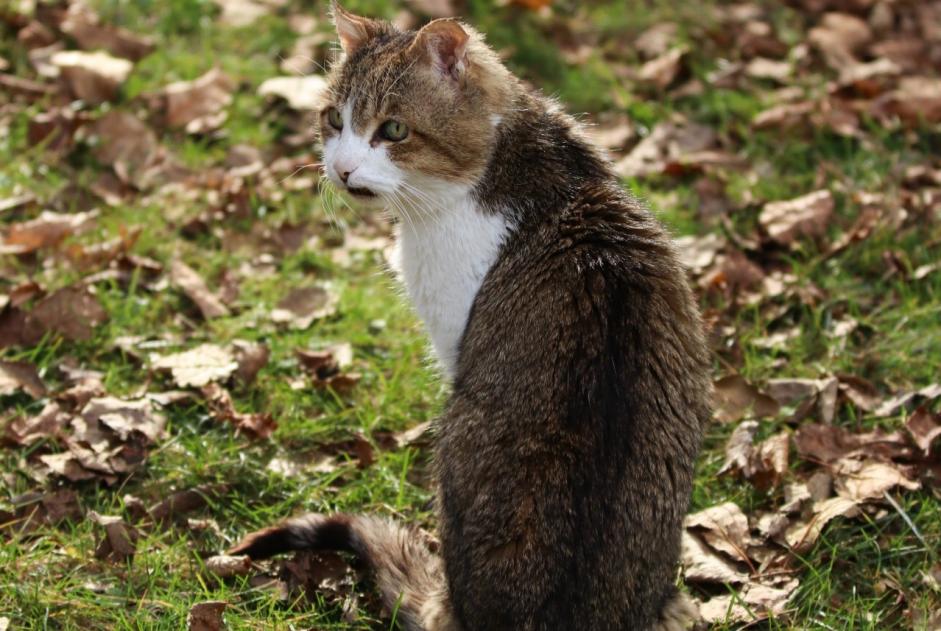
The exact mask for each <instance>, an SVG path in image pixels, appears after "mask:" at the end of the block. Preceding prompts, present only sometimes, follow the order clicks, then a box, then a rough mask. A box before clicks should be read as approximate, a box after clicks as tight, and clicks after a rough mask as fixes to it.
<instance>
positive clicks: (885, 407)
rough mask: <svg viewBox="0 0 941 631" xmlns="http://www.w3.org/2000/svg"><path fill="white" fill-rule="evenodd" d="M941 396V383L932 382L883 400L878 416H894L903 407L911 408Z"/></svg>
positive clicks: (876, 411)
mask: <svg viewBox="0 0 941 631" xmlns="http://www.w3.org/2000/svg"><path fill="white" fill-rule="evenodd" d="M939 397H941V384H938V383H932V384H929V385H927V386H925V387H924V388H921V389H919V390H915V391H914V392H901V393H899V394H897V395H895V396H894V397H892V398H890V399H887V400H885V401H883V402H882V404H881V405H879V406H878V407H876V409H875V410H874V414H875V415H876V416H892V415H893V414H896V413H897V412H899V411H900V410H902V409H910V408H913V407H915V406H916V405H919V404H920V403H922V402H930V401H934V400H935V399H937V398H939Z"/></svg>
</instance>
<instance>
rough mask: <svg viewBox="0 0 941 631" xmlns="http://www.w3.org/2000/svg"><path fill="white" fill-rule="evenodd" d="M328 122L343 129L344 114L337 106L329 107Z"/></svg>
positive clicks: (336, 127)
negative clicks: (341, 113)
mask: <svg viewBox="0 0 941 631" xmlns="http://www.w3.org/2000/svg"><path fill="white" fill-rule="evenodd" d="M327 122H328V123H330V126H331V127H333V128H334V129H338V130H339V129H343V116H341V115H340V110H338V109H337V108H335V107H331V108H330V109H328V110H327Z"/></svg>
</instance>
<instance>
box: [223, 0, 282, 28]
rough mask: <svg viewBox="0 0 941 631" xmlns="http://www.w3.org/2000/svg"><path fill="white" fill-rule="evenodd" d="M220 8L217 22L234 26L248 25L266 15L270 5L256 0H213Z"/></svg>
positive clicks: (269, 10)
mask: <svg viewBox="0 0 941 631" xmlns="http://www.w3.org/2000/svg"><path fill="white" fill-rule="evenodd" d="M213 2H215V4H216V5H217V6H218V7H219V8H220V9H221V10H222V12H221V13H220V14H219V22H220V23H221V24H224V25H226V26H233V27H236V28H239V27H243V26H250V25H252V24H254V23H255V22H256V21H257V20H258V19H260V18H262V17H264V16H266V15H268V14H269V13H270V12H271V7H270V6H268V5H267V4H265V3H262V2H258V1H257V0H213Z"/></svg>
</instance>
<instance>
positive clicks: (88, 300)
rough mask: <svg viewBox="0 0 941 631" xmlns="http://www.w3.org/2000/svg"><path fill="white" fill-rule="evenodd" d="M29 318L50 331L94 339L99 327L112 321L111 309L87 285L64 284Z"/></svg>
mask: <svg viewBox="0 0 941 631" xmlns="http://www.w3.org/2000/svg"><path fill="white" fill-rule="evenodd" d="M29 317H30V318H31V319H32V320H33V321H35V322H37V323H38V324H39V325H40V326H41V327H42V328H43V329H45V330H46V331H52V332H55V333H58V334H59V335H62V336H63V337H65V338H67V339H69V340H72V341H81V340H88V339H91V337H92V335H93V333H94V331H95V328H96V327H98V326H99V325H101V324H103V323H104V322H106V321H107V320H108V312H107V311H105V309H104V307H102V306H101V303H100V302H99V301H98V298H96V297H95V296H94V295H93V294H92V293H91V291H89V289H88V288H87V287H84V286H80V285H73V286H71V287H63V288H62V289H60V290H58V291H56V292H53V293H52V294H50V295H49V296H47V297H45V298H43V299H42V300H40V301H39V302H38V303H36V306H35V307H34V308H33V310H32V311H31V312H30V314H29Z"/></svg>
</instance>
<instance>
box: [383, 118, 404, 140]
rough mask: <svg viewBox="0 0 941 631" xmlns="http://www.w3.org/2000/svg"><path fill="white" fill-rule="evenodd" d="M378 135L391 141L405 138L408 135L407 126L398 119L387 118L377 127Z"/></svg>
mask: <svg viewBox="0 0 941 631" xmlns="http://www.w3.org/2000/svg"><path fill="white" fill-rule="evenodd" d="M379 136H380V137H381V138H385V139H386V140H391V141H392V142H399V141H400V140H405V137H406V136H408V126H407V125H406V124H405V123H400V122H399V121H393V120H388V121H386V122H384V123H383V124H382V126H381V127H380V128H379Z"/></svg>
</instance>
